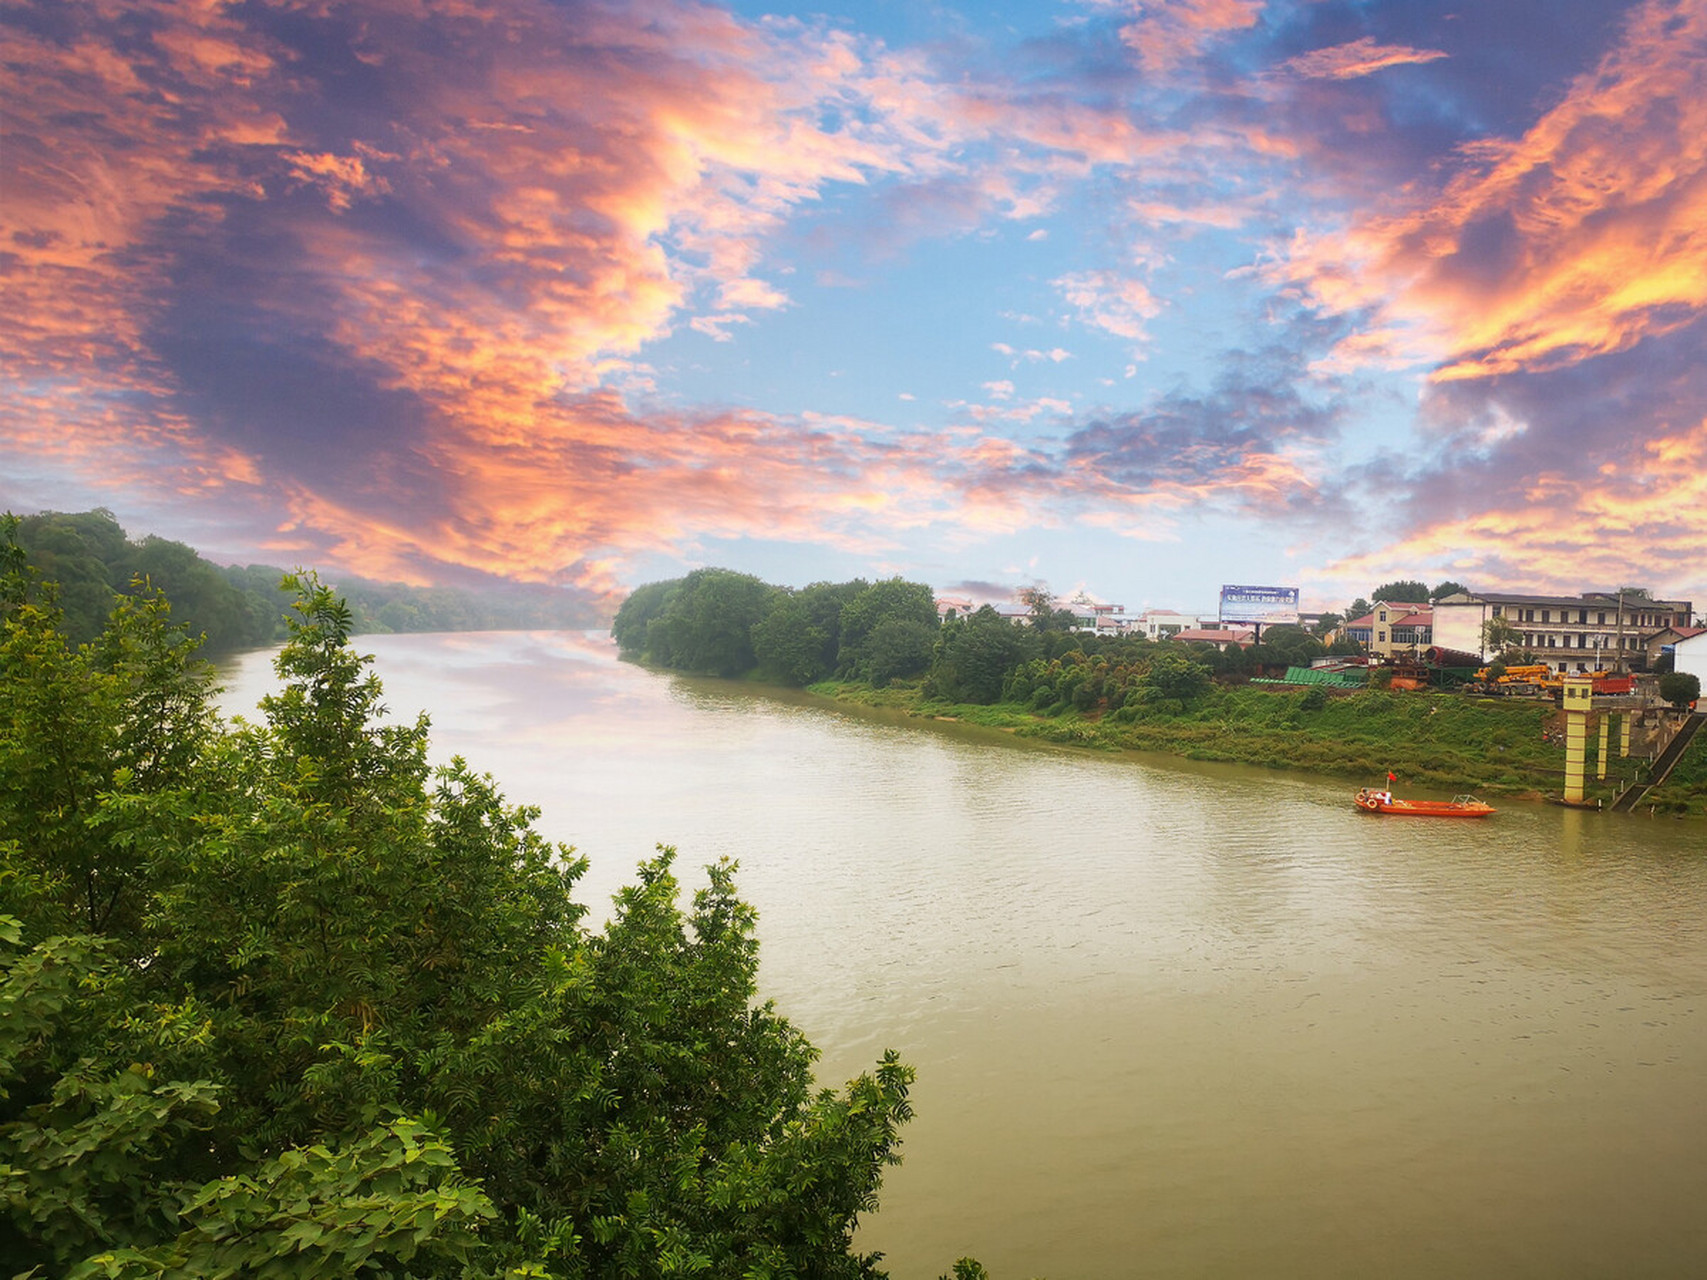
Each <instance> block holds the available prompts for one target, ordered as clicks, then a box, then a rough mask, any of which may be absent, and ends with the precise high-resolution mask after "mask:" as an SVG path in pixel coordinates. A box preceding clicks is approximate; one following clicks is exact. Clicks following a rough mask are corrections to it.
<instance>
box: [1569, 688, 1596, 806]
mask: <svg viewBox="0 0 1707 1280" xmlns="http://www.w3.org/2000/svg"><path fill="white" fill-rule="evenodd" d="M1564 683H1565V698H1564V701H1565V801H1566V803H1567V804H1581V803H1582V800H1583V777H1584V772H1585V771H1584V760H1585V757H1586V756H1587V755H1588V714H1589V705H1590V703H1591V702H1592V701H1593V700H1594V682H1593V681H1592V680H1590V679H1589V678H1588V677H1587V676H1566V677H1565V681H1564Z"/></svg>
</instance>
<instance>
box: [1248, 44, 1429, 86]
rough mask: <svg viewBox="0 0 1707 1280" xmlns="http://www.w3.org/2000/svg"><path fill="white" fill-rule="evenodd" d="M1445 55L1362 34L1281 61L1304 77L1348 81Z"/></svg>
mask: <svg viewBox="0 0 1707 1280" xmlns="http://www.w3.org/2000/svg"><path fill="white" fill-rule="evenodd" d="M1446 56H1447V55H1446V54H1445V53H1443V52H1442V51H1441V50H1439V49H1413V48H1410V47H1408V46H1406V45H1395V44H1381V43H1380V42H1378V41H1377V40H1376V39H1375V38H1374V37H1373V36H1364V37H1363V38H1362V39H1361V40H1353V41H1351V42H1350V43H1349V44H1340V45H1334V46H1333V47H1332V48H1328V49H1313V50H1311V51H1310V52H1309V53H1303V54H1299V55H1298V57H1296V58H1293V59H1292V60H1291V61H1290V62H1286V63H1284V64H1282V66H1281V70H1282V71H1290V72H1292V73H1293V74H1294V75H1299V76H1303V77H1305V78H1306V79H1321V80H1352V79H1355V78H1357V77H1358V76H1367V75H1373V74H1374V73H1375V72H1377V71H1384V70H1386V69H1387V68H1388V67H1400V66H1409V65H1415V64H1417V63H1422V62H1433V61H1435V60H1436V59H1438V58H1444V57H1446Z"/></svg>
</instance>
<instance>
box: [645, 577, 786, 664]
mask: <svg viewBox="0 0 1707 1280" xmlns="http://www.w3.org/2000/svg"><path fill="white" fill-rule="evenodd" d="M775 591H776V588H774V587H770V586H767V585H766V584H765V583H763V582H761V581H759V580H758V579H757V578H755V577H753V576H752V575H751V574H746V573H735V572H732V571H731V570H728V569H696V570H694V571H693V572H692V573H690V574H688V575H687V577H685V578H683V579H681V580H680V582H678V583H677V584H675V590H674V591H672V592H670V593H669V595H668V601H667V603H665V605H664V607H663V609H662V610H661V611H660V612H659V613H658V615H657V616H656V617H654V618H652V619H651V620H650V621H649V622H647V624H646V644H645V651H646V653H647V654H648V655H649V656H650V657H651V658H652V660H653V661H655V662H658V663H660V664H661V665H663V666H666V667H674V668H676V669H678V670H681V671H703V672H706V673H708V674H711V675H719V676H738V675H741V674H743V673H745V672H747V671H751V670H752V669H753V667H754V665H755V664H756V663H757V661H758V659H757V657H756V656H755V655H754V653H753V638H752V637H753V628H754V627H755V626H757V625H758V624H759V622H761V621H762V620H763V619H764V616H765V614H766V613H767V612H768V611H769V609H770V604H771V598H772V596H773V594H774V593H775ZM625 633H626V628H625Z"/></svg>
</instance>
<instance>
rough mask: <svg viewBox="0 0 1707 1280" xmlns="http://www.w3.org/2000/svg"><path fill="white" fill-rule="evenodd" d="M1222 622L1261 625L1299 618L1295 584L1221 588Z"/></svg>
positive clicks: (1293, 620) (1291, 621)
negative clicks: (1292, 585) (1293, 585)
mask: <svg viewBox="0 0 1707 1280" xmlns="http://www.w3.org/2000/svg"><path fill="white" fill-rule="evenodd" d="M1221 621H1222V622H1253V623H1258V624H1260V625H1262V626H1269V625H1271V624H1274V623H1281V622H1290V623H1296V622H1297V621H1298V588H1297V587H1222V588H1221Z"/></svg>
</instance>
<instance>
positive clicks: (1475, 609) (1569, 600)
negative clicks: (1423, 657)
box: [1434, 591, 1695, 672]
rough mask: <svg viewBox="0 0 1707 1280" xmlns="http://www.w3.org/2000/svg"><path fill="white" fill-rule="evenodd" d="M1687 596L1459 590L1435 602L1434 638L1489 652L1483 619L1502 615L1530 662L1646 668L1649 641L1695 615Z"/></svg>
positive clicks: (1565, 667) (1561, 667)
mask: <svg viewBox="0 0 1707 1280" xmlns="http://www.w3.org/2000/svg"><path fill="white" fill-rule="evenodd" d="M1694 613H1695V609H1694V605H1693V604H1692V603H1691V602H1690V601H1688V600H1655V599H1653V598H1651V597H1649V596H1646V595H1636V594H1633V593H1630V592H1616V591H1612V592H1609V591H1595V592H1589V593H1587V594H1585V595H1580V596H1541V595H1521V594H1515V593H1504V592H1492V591H1475V592H1471V591H1460V592H1458V593H1456V594H1454V595H1450V596H1446V597H1444V598H1442V599H1440V600H1436V601H1435V602H1434V643H1435V644H1437V645H1440V646H1441V647H1443V648H1447V649H1461V650H1463V651H1465V652H1467V653H1479V654H1481V655H1482V656H1483V657H1487V656H1489V649H1488V645H1487V644H1486V642H1485V637H1486V635H1487V631H1486V627H1487V624H1488V623H1489V622H1490V621H1491V620H1493V619H1495V618H1500V619H1503V620H1504V621H1505V622H1506V623H1507V624H1509V625H1510V627H1511V629H1512V631H1513V633H1515V635H1516V637H1517V639H1516V642H1515V647H1517V648H1521V649H1527V650H1529V651H1530V652H1532V653H1533V654H1534V655H1535V659H1536V661H1537V662H1545V663H1546V664H1547V665H1548V666H1550V667H1553V668H1554V669H1555V670H1557V671H1561V672H1571V671H1613V670H1645V669H1646V668H1647V666H1648V642H1649V640H1650V639H1652V638H1653V637H1655V636H1656V635H1658V634H1659V633H1660V632H1662V631H1665V630H1667V629H1668V628H1678V627H1688V626H1689V625H1690V624H1691V623H1692V622H1693V620H1694Z"/></svg>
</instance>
